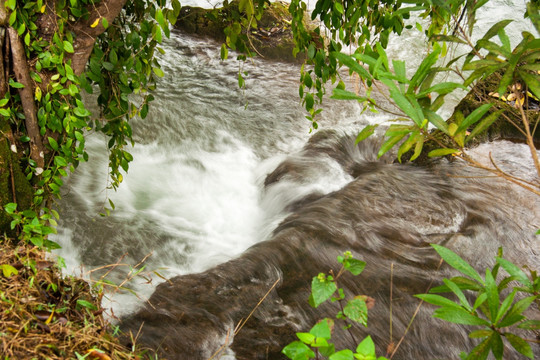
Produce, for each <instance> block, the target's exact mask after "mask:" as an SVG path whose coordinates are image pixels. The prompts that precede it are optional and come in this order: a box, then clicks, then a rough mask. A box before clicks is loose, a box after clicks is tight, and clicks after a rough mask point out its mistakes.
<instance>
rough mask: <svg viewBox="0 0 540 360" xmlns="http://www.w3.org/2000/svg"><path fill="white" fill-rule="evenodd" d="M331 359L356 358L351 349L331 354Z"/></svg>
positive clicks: (350, 359)
mask: <svg viewBox="0 0 540 360" xmlns="http://www.w3.org/2000/svg"><path fill="white" fill-rule="evenodd" d="M329 360H354V356H353V352H352V351H351V350H349V349H345V350H341V351H338V352H337V353H335V354H332V355H330V357H329Z"/></svg>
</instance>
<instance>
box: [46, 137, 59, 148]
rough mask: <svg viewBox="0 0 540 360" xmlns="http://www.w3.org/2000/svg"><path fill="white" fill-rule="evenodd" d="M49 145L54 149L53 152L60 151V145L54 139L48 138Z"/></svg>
mask: <svg viewBox="0 0 540 360" xmlns="http://www.w3.org/2000/svg"><path fill="white" fill-rule="evenodd" d="M48 140H49V145H51V147H52V148H53V150H55V151H58V143H57V142H56V140H54V139H53V138H52V137H48Z"/></svg>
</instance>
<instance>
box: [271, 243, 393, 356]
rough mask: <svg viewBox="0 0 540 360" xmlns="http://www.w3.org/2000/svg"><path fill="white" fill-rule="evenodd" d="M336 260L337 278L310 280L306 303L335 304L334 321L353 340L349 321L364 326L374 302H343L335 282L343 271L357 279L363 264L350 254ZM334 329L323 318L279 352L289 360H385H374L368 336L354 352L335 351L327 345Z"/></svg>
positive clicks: (364, 299) (363, 298) (364, 298)
mask: <svg viewBox="0 0 540 360" xmlns="http://www.w3.org/2000/svg"><path fill="white" fill-rule="evenodd" d="M337 259H338V261H339V262H340V263H341V264H342V266H341V268H340V270H339V272H338V273H337V274H334V272H333V271H330V274H329V275H326V274H324V273H320V274H319V275H317V276H315V277H314V278H313V280H312V282H311V295H310V297H309V303H310V305H311V306H313V307H315V308H316V307H318V306H319V305H321V304H322V303H324V302H326V301H328V300H330V301H331V302H333V303H335V302H337V304H338V305H339V310H338V312H337V315H336V319H337V321H338V322H342V323H343V324H344V329H347V330H348V331H349V334H350V336H352V338H353V340H355V339H354V335H353V333H352V332H350V330H349V329H350V328H351V326H352V323H351V321H352V322H354V323H360V324H362V325H364V326H367V315H368V307H370V306H372V300H373V299H371V298H369V297H367V296H365V295H357V296H355V297H354V298H352V299H349V300H347V301H345V293H344V291H343V289H342V288H340V287H338V280H339V278H340V277H341V276H342V275H343V274H344V273H345V272H346V271H347V272H350V273H351V274H352V275H355V276H356V275H360V274H361V273H362V271H363V270H364V267H365V265H366V263H365V262H363V261H361V260H358V259H355V258H354V257H353V256H352V254H351V252H349V251H347V252H345V253H344V254H343V256H338V258H337ZM368 303H369V304H370V305H368ZM334 326H335V320H333V319H330V318H324V319H322V320H321V321H319V322H318V323H317V324H315V326H313V327H312V328H311V330H309V332H307V333H306V332H298V333H296V336H297V337H298V340H297V341H294V342H292V343H290V344H289V345H287V346H286V347H285V348H283V351H282V352H283V353H284V354H285V355H286V356H287V357H288V358H289V359H292V360H301V359H320V358H321V356H324V357H328V358H329V359H331V360H349V359H350V360H352V359H359V360H371V359H373V360H375V359H379V360H383V359H385V358H384V357H378V358H377V357H376V355H375V345H374V343H373V340H372V339H371V337H369V336H368V337H366V338H365V339H364V340H363V341H362V342H361V343H360V344H359V345H358V346H357V347H356V351H355V352H353V351H352V350H349V349H344V350H340V351H336V349H335V346H334V344H333V343H331V342H330V340H331V339H332V331H333V329H334ZM355 342H356V340H355Z"/></svg>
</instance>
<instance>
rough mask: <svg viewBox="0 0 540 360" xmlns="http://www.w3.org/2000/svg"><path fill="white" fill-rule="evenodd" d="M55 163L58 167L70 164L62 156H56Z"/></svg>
mask: <svg viewBox="0 0 540 360" xmlns="http://www.w3.org/2000/svg"><path fill="white" fill-rule="evenodd" d="M54 163H55V165H56V166H58V167H65V166H67V164H68V163H67V161H66V159H64V158H63V157H62V156H55V157H54Z"/></svg>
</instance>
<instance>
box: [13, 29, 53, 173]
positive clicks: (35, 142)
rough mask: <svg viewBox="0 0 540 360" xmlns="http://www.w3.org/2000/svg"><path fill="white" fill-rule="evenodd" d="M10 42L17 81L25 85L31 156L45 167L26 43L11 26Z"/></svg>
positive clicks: (25, 108)
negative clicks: (27, 60)
mask: <svg viewBox="0 0 540 360" xmlns="http://www.w3.org/2000/svg"><path fill="white" fill-rule="evenodd" d="M7 32H8V36H9V42H10V44H11V55H12V60H13V72H14V73H15V78H16V79H17V82H19V83H21V84H23V85H24V87H23V88H21V89H19V95H20V96H21V103H22V106H23V111H24V116H25V118H26V119H25V123H26V131H27V132H28V136H29V137H30V158H31V159H32V160H34V161H35V162H36V165H37V167H39V168H41V169H43V165H44V162H45V160H44V152H43V150H44V148H43V143H42V141H41V135H40V133H39V125H38V121H37V117H36V105H35V103H34V86H33V83H32V80H31V79H30V73H29V70H28V64H27V62H26V55H25V52H24V45H23V43H22V41H21V39H20V38H19V35H18V34H17V30H15V29H13V28H12V27H11V26H10V27H8V28H7Z"/></svg>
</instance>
